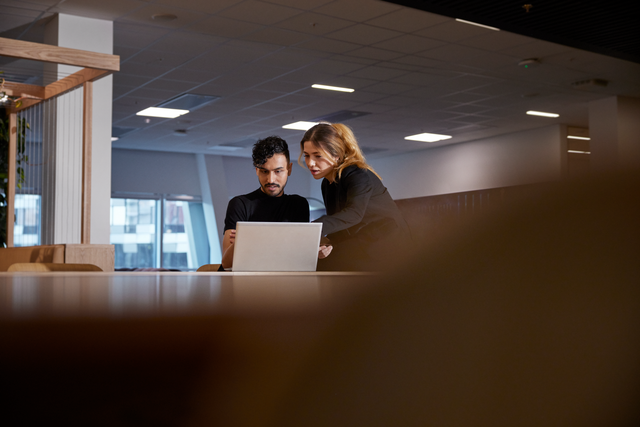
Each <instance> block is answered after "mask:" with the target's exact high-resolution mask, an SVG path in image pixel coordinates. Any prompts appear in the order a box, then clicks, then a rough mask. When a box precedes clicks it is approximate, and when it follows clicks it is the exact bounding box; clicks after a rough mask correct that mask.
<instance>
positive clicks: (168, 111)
mask: <svg viewBox="0 0 640 427" xmlns="http://www.w3.org/2000/svg"><path fill="white" fill-rule="evenodd" d="M188 112H189V110H178V109H175V108H158V107H149V108H145V109H144V110H142V111H138V112H137V113H136V116H147V117H161V118H163V119H175V118H176V117H180V116H182V115H183V114H187V113H188Z"/></svg>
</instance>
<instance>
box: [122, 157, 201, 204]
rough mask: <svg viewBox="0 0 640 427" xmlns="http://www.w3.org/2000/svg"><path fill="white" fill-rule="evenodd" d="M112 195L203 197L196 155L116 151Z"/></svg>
mask: <svg viewBox="0 0 640 427" xmlns="http://www.w3.org/2000/svg"><path fill="white" fill-rule="evenodd" d="M111 191H112V192H133V193H157V194H187V195H191V196H200V195H201V194H200V180H199V178H198V170H197V165H196V158H195V155H193V154H183V153H167V152H162V151H143V150H122V149H113V150H112V159H111Z"/></svg>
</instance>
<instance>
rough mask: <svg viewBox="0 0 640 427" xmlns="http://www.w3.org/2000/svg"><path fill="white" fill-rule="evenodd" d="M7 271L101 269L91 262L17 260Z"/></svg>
mask: <svg viewBox="0 0 640 427" xmlns="http://www.w3.org/2000/svg"><path fill="white" fill-rule="evenodd" d="M7 271H8V272H40V273H42V272H49V271H103V270H102V269H101V268H100V267H98V266H97V265H93V264H62V263H53V262H18V263H15V264H12V265H10V266H9V268H8V269H7Z"/></svg>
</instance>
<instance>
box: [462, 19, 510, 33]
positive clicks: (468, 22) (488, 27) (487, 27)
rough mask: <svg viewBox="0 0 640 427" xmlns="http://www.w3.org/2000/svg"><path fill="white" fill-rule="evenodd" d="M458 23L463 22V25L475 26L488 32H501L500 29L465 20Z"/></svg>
mask: <svg viewBox="0 0 640 427" xmlns="http://www.w3.org/2000/svg"><path fill="white" fill-rule="evenodd" d="M456 21H458V22H462V23H463V24H469V25H475V26H476V27H482V28H486V29H487V30H493V31H500V28H496V27H490V26H488V25H483V24H478V23H477V22H471V21H465V20H464V19H457V18H456Z"/></svg>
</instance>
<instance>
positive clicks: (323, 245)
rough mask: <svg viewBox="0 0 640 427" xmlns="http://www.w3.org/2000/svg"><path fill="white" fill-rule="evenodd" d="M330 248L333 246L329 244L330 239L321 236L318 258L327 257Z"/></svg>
mask: <svg viewBox="0 0 640 427" xmlns="http://www.w3.org/2000/svg"><path fill="white" fill-rule="evenodd" d="M332 250H333V246H331V241H330V240H329V239H327V238H326V237H323V238H321V239H320V248H319V249H318V259H324V258H326V257H328V256H329V254H330V253H331V251H332Z"/></svg>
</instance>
